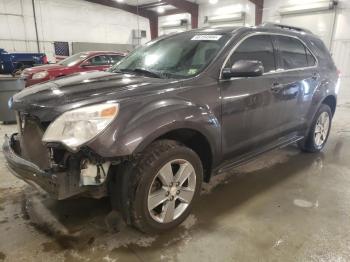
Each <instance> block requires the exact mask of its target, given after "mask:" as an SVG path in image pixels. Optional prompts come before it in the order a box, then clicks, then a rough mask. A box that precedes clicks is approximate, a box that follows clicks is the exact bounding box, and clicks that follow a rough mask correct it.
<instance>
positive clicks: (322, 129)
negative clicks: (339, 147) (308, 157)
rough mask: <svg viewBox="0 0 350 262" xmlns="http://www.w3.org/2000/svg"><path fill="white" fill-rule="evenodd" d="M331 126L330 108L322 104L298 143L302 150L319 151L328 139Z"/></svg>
mask: <svg viewBox="0 0 350 262" xmlns="http://www.w3.org/2000/svg"><path fill="white" fill-rule="evenodd" d="M331 126H332V110H331V108H330V107H329V106H328V105H326V104H322V105H321V106H320V108H319V109H318V111H317V113H316V115H315V118H314V120H313V122H312V125H311V128H310V131H309V133H308V134H307V136H306V138H305V139H304V140H303V141H301V142H300V143H299V147H300V149H301V150H302V151H304V152H309V153H316V152H319V151H321V150H322V149H323V148H324V146H325V145H326V142H327V140H328V136H329V133H330V130H331Z"/></svg>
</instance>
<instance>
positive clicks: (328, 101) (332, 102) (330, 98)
mask: <svg viewBox="0 0 350 262" xmlns="http://www.w3.org/2000/svg"><path fill="white" fill-rule="evenodd" d="M321 104H326V105H328V106H329V107H330V108H331V111H332V116H334V113H335V109H336V106H337V99H336V98H335V96H334V95H329V96H327V97H325V98H324V99H323V100H322V103H321Z"/></svg>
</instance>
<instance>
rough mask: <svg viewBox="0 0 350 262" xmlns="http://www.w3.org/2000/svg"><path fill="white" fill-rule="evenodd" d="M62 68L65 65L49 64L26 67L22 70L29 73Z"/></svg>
mask: <svg viewBox="0 0 350 262" xmlns="http://www.w3.org/2000/svg"><path fill="white" fill-rule="evenodd" d="M64 68H66V67H65V66H63V65H59V64H49V65H42V66H34V67H30V68H26V69H24V70H23V73H24V74H27V75H31V74H35V73H38V72H41V71H50V70H57V69H64Z"/></svg>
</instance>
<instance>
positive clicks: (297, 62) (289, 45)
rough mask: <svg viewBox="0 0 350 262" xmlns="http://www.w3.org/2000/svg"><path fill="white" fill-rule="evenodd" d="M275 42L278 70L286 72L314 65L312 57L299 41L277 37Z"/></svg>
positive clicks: (286, 37)
mask: <svg viewBox="0 0 350 262" xmlns="http://www.w3.org/2000/svg"><path fill="white" fill-rule="evenodd" d="M277 40H278V48H279V64H280V65H279V67H280V68H282V69H285V70H288V69H296V68H303V67H307V66H313V65H315V64H316V60H315V58H314V56H313V55H312V54H311V53H310V51H309V50H308V49H307V48H306V47H305V45H304V44H303V43H302V42H301V41H300V40H298V39H296V38H293V37H288V36H277Z"/></svg>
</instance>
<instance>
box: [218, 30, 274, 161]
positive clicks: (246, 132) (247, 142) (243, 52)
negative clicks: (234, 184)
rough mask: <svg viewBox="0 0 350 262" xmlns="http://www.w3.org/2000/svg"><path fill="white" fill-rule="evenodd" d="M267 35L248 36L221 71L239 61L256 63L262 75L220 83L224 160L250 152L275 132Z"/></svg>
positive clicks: (271, 48)
mask: <svg viewBox="0 0 350 262" xmlns="http://www.w3.org/2000/svg"><path fill="white" fill-rule="evenodd" d="M274 53H275V52H274V46H273V43H272V37H271V36H270V35H265V34H259V35H251V36H249V37H248V38H246V39H245V40H243V41H242V42H241V43H240V44H239V45H238V47H236V48H235V49H234V51H233V53H232V55H231V56H230V57H229V59H228V61H227V63H226V64H225V66H224V67H225V68H230V67H232V65H233V64H234V63H235V62H237V61H239V60H258V61H261V62H262V64H263V66H264V71H265V73H264V75H262V76H258V77H238V78H231V79H229V80H221V81H220V83H219V86H220V90H221V98H222V149H223V154H224V155H225V156H226V158H231V157H235V156H236V155H239V154H242V153H245V152H248V151H251V150H252V149H256V148H257V147H260V146H263V145H264V144H266V143H269V142H271V141H272V140H273V139H274V136H275V135H276V134H277V133H278V125H276V123H277V122H275V120H276V118H277V117H278V111H277V108H276V105H277V104H276V102H278V100H276V99H275V97H274V94H273V93H272V92H271V87H272V84H273V82H274V74H272V73H273V72H275V70H276V64H275V54H274Z"/></svg>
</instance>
